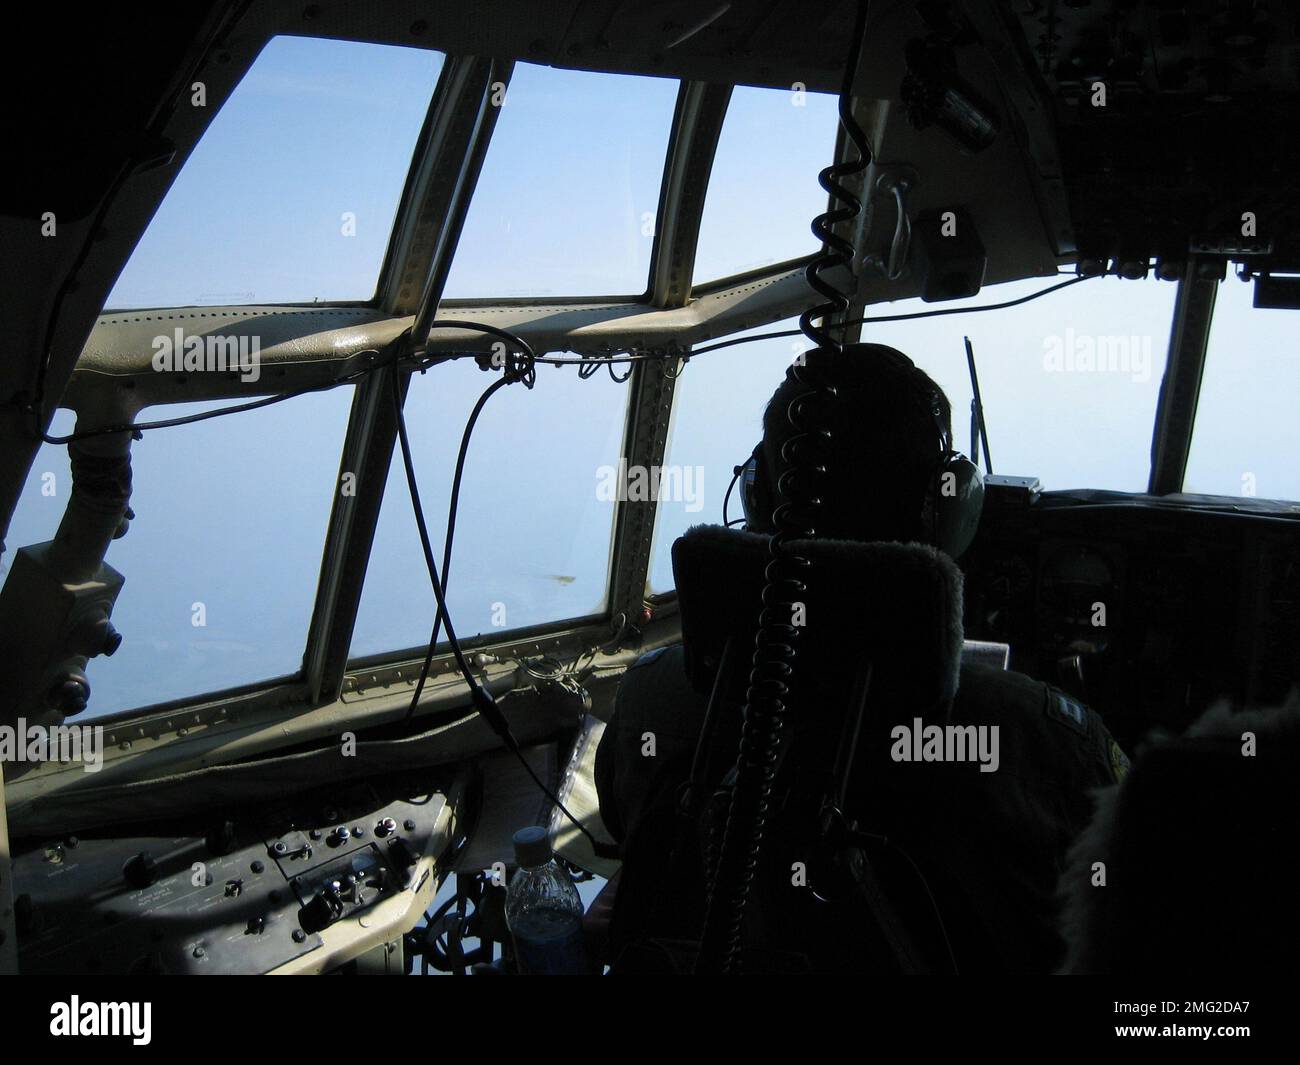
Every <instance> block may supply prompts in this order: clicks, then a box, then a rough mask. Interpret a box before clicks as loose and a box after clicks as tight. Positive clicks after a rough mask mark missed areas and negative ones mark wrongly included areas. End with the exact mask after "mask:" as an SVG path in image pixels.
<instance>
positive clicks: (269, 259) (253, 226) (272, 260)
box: [106, 37, 443, 309]
mask: <svg viewBox="0 0 1300 1065" xmlns="http://www.w3.org/2000/svg"><path fill="white" fill-rule="evenodd" d="M442 60H443V57H442V55H441V54H439V53H437V52H430V51H427V50H424V49H419V48H398V47H393V46H391V45H378V44H361V43H358V42H355V41H327V40H320V39H317V38H311V37H276V38H273V39H272V40H271V41H270V42H269V43H268V44H267V46H266V47H265V48H264V49H263V50H262V53H261V55H259V56H258V57H257V61H256V62H255V63H253V65H252V67H251V68H250V69H249V71H248V73H247V74H246V75H245V76H244V79H243V80H242V81H241V82H240V83H239V84H238V85H237V86H236V87H235V90H234V92H232V93H231V95H230V97H229V98H228V99H227V100H226V102H225V104H224V105H223V106H222V108H221V111H220V112H219V113H218V114H217V115H216V117H215V118H214V119H213V120H212V124H211V125H210V126H209V127H208V129H207V132H206V133H204V135H203V137H202V138H201V139H200V141H199V143H198V145H197V146H196V147H195V148H194V151H193V153H192V154H191V155H190V157H189V159H187V160H186V162H185V165H184V167H183V168H182V169H181V172H180V174H179V175H178V176H177V178H176V181H175V183H174V184H173V185H172V187H171V189H170V190H169V191H168V193H167V195H166V197H165V198H164V199H163V202H162V205H161V206H160V207H159V208H158V213H157V214H155V215H154V217H153V221H152V222H150V223H149V227H148V229H146V230H145V233H144V236H143V237H141V238H140V242H139V244H137V245H136V248H135V251H134V253H133V254H132V255H131V258H130V260H129V261H128V262H127V264H126V267H125V269H124V270H123V271H122V274H121V276H120V277H118V280H117V284H116V285H114V286H113V291H112V292H111V293H109V297H108V302H107V304H106V307H107V308H109V309H115V308H134V307H185V306H195V305H199V306H204V305H216V304H245V303H311V302H314V301H317V300H322V301H323V300H353V301H363V300H368V299H370V298H371V297H372V296H373V295H374V293H375V286H376V283H377V282H378V278H379V270H380V267H381V265H382V263H383V260H384V253H385V251H386V249H387V247H388V237H389V234H390V232H391V230H392V228H393V220H394V217H395V216H396V213H397V204H398V200H399V199H400V198H401V195H402V188H403V186H404V185H405V183H406V176H407V171H408V170H409V168H410V163H411V153H412V150H413V149H414V147H415V142H416V139H417V138H418V137H419V134H420V127H421V125H422V124H423V122H424V116H425V113H426V112H427V111H428V107H429V101H430V99H431V98H432V96H433V90H434V87H435V86H436V84H437V81H438V73H439V71H440V70H441V68H442ZM192 101H193V97H191V100H190V103H191V105H193V103H192Z"/></svg>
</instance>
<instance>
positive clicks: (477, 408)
mask: <svg viewBox="0 0 1300 1065" xmlns="http://www.w3.org/2000/svg"><path fill="white" fill-rule="evenodd" d="M508 384H510V382H509V381H507V380H506V379H505V378H504V377H503V378H502V379H501V380H499V381H494V382H492V384H490V385H488V387H487V388H486V389H485V390H484V391H483V394H482V395H481V396H479V398H478V402H477V403H475V404H474V409H473V410H472V411H470V415H469V420H468V421H467V422H466V423H465V432H464V433H463V434H462V435H461V438H460V451H459V452H458V453H457V455H456V473H455V475H454V476H453V477H452V480H451V499H450V502H449V503H448V506H447V531H446V535H445V536H444V537H443V541H442V580H443V587H444V588H446V586H447V582H448V581H450V580H451V545H452V540H453V539H454V538H455V535H456V512H457V509H458V508H459V506H460V486H461V480H462V478H463V476H464V473H465V458H466V456H467V455H468V454H469V438H470V436H471V435H472V434H473V432H474V426H475V424H476V423H477V422H478V416H479V414H480V413H481V412H482V410H483V408H484V406H485V405H486V404H487V401H488V400H489V399H491V398H492V397H493V395H495V394H496V393H497V392H498V391H500V390H501V389H502V388H504V387H505V386H506V385H508ZM442 622H443V611H442V607H441V606H439V607H438V613H437V614H436V615H435V616H434V619H433V633H432V634H431V635H430V636H429V650H428V652H427V653H426V654H425V656H424V665H423V666H422V667H421V668H420V679H419V680H418V681H416V684H415V691H414V692H413V693H412V695H411V705H410V706H409V707H407V709H406V716H407V717H408V718H409V717H411V716H412V715H413V714H414V713H415V708H416V706H418V705H419V702H420V695H421V693H423V691H424V685H425V684H426V683H427V682H428V679H429V670H430V669H432V668H433V658H434V654H435V652H436V650H437V646H438V636H439V635H440V633H441V631H442Z"/></svg>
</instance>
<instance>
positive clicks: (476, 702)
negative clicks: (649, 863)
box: [393, 329, 612, 857]
mask: <svg viewBox="0 0 1300 1065" xmlns="http://www.w3.org/2000/svg"><path fill="white" fill-rule="evenodd" d="M485 331H488V330H487V329H485ZM492 332H494V333H496V332H499V331H497V330H492ZM506 335H507V336H508V335H509V334H506ZM521 346H522V347H524V348H525V350H526V351H527V353H528V354H529V355H531V349H528V348H527V345H521ZM529 361H530V362H531V360H529ZM528 369H531V366H530V367H529V368H528ZM516 379H517V380H523V381H525V382H527V381H528V379H529V374H528V370H527V369H525V370H524V371H523V372H522V373H521V374H520V376H519V377H518V378H516ZM393 409H394V411H395V413H396V415H397V438H398V442H399V443H400V445H401V451H402V467H403V469H404V471H405V473H406V487H407V490H408V492H409V493H410V496H411V509H412V510H413V511H414V512H415V522H416V527H417V529H418V531H419V534H420V547H421V548H422V550H423V551H424V563H425V566H426V567H427V568H428V571H429V582H430V584H432V585H433V594H434V598H435V599H437V601H438V614H439V615H440V616H441V617H442V619H443V623H444V625H445V626H446V629H447V643H448V645H449V647H450V648H451V653H452V657H453V658H454V659H455V660H456V666H457V668H458V669H459V670H460V672H461V676H463V677H464V678H465V683H466V684H467V685H468V686H469V691H470V701H471V703H472V704H473V706H474V708H475V709H476V710H477V711H478V712H479V713H480V714H482V715H483V720H484V721H486V722H487V723H488V726H489V727H490V728H491V729H492V731H493V732H495V733H496V734H497V736H499V737H500V738H501V741H502V742H503V743H504V744H505V745H506V747H507V748H508V749H509V750H510V751H511V752H513V753H514V755H515V757H516V758H518V759H519V763H520V764H521V765H522V766H523V767H524V771H525V772H526V773H527V774H528V775H529V776H530V777H532V779H533V783H534V784H536V785H537V788H538V790H539V791H540V792H541V793H542V794H543V795H545V796H546V798H547V799H548V800H549V801H550V802H551V803H552V804H553V805H554V806H555V808H556V809H557V810H559V811H560V813H562V814H563V815H564V816H565V817H566V818H568V820H569V821H570V822H571V823H572V824H573V826H574V827H575V828H576V829H577V830H578V831H579V832H581V833H582V834H583V835H584V836H586V837H587V839H588V841H589V842H590V843H591V847H592V851H593V852H594V853H595V854H596V855H598V856H601V857H610V856H612V854H611V848H610V847H608V846H606V845H605V844H603V843H601V842H600V841H599V840H597V839H596V837H595V836H593V835H592V834H591V832H590V831H588V829H587V827H586V826H585V825H584V824H583V823H582V822H581V821H579V820H578V819H577V818H576V817H574V816H573V814H572V813H570V812H569V809H568V807H566V806H565V805H564V803H562V802H561V801H560V799H559V797H558V796H557V795H555V794H554V793H553V792H552V791H551V789H550V788H548V787H547V786H546V784H545V783H544V782H543V781H542V779H541V777H539V776H538V775H537V773H536V772H535V771H534V770H533V767H532V766H531V765H529V764H528V759H527V758H525V757H524V753H523V751H522V750H521V749H520V747H519V741H518V740H516V739H515V736H514V733H513V732H512V731H511V730H510V723H509V722H508V721H507V720H506V717H505V714H503V713H502V712H501V708H500V707H499V706H497V702H496V699H494V698H493V696H492V693H491V692H489V691H488V690H487V689H486V688H484V687H483V685H482V684H481V683H480V682H479V679H478V678H477V677H476V676H474V673H473V671H472V670H471V669H470V667H469V662H468V661H467V660H466V658H465V653H464V651H463V650H462V649H461V646H460V640H459V639H457V637H456V630H455V627H454V626H453V625H452V621H451V614H450V613H449V612H448V610H447V600H446V596H445V594H444V591H443V585H442V579H441V578H440V577H439V575H438V564H437V562H436V561H435V560H434V557H433V546H432V544H431V543H430V542H429V526H428V522H427V521H426V520H425V517H424V506H423V504H422V503H421V502H420V488H419V485H418V483H417V482H416V477H415V463H414V460H413V459H412V457H411V441H410V438H409V436H408V434H407V431H406V414H405V412H404V410H403V404H402V389H401V380H400V379H399V378H398V376H397V375H396V374H394V375H393ZM479 409H481V407H480V408H479Z"/></svg>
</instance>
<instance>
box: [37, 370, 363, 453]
mask: <svg viewBox="0 0 1300 1065" xmlns="http://www.w3.org/2000/svg"><path fill="white" fill-rule="evenodd" d="M360 354H363V355H364V354H367V352H360ZM374 354H378V352H374ZM378 368H379V367H378V366H363V367H362V368H361V369H359V370H353V371H352V372H351V373H349V374H344V375H343V376H342V377H339V378H336V379H335V380H333V381H325V382H323V383H321V384H319V385H312V386H311V387H310V388H300V389H296V390H295V391H293V392H281V393H279V394H277V395H274V396H267V397H265V398H263V399H255V400H253V401H251V402H249V403H239V404H236V405H235V406H233V407H219V408H217V409H216V410H205V411H200V412H199V413H197V414H185V415H181V416H180V417H178V418H164V419H162V420H160V421H156V422H126V423H123V424H119V425H105V426H100V427H98V428H95V429H86V430H83V431H82V432H79V433H70V434H68V435H67V436H50V435H49V434H48V433H41V440H43V441H44V442H45V443H47V444H72V443H76V442H77V441H79V440H87V439H89V438H90V437H93V436H107V435H108V434H110V433H130V434H131V435H132V436H136V437H138V436H139V434H140V433H143V432H145V431H146V430H149V429H172V428H175V427H176V426H178V425H193V424H194V423H195V422H204V421H207V420H208V419H210V418H220V417H223V416H224V415H227V414H242V413H244V412H245V411H250V410H257V409H259V408H260V407H270V406H272V405H273V404H276V403H283V402H284V401H285V400H286V399H297V398H298V397H299V396H309V395H311V394H312V393H313V392H326V391H328V390H329V389H331V388H339V387H341V386H342V385H349V384H352V382H353V381H356V380H359V379H360V378H362V377H364V376H365V375H366V374H368V373H371V372H373V371H374V370H376V369H378Z"/></svg>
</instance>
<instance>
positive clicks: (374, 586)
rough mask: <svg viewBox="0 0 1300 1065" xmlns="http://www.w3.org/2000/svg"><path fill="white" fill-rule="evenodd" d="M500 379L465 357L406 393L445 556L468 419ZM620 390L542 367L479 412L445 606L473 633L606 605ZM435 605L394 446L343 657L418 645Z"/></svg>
mask: <svg viewBox="0 0 1300 1065" xmlns="http://www.w3.org/2000/svg"><path fill="white" fill-rule="evenodd" d="M494 379H495V375H489V374H486V373H483V372H482V371H480V370H479V369H478V367H477V366H476V365H475V363H474V361H473V360H469V359H461V360H456V361H454V362H451V363H445V364H443V365H440V366H438V367H435V368H434V369H432V370H430V371H428V372H427V373H425V374H423V375H417V376H416V377H415V379H414V380H413V381H412V383H411V390H410V394H409V395H408V397H407V400H406V418H407V424H408V432H409V434H410V438H411V450H412V456H413V458H414V461H415V471H416V476H417V478H418V483H419V486H420V502H421V504H422V506H423V508H424V512H425V517H426V519H427V520H428V523H429V537H430V541H431V542H432V543H433V544H434V545H435V557H436V558H437V560H438V565H439V567H440V568H441V565H442V542H443V536H444V535H445V530H446V518H447V501H448V498H449V495H450V492H451V479H452V475H453V474H454V472H455V463H456V454H457V451H458V450H459V448H460V440H461V434H462V433H463V432H464V428H465V421H466V419H467V418H468V416H469V413H470V411H471V409H472V408H473V406H474V403H475V402H476V401H477V399H478V398H479V395H480V394H481V393H482V392H483V390H484V389H485V388H487V386H488V385H490V384H491V383H492V381H493V380H494ZM626 409H627V385H626V384H615V383H614V382H613V381H612V380H611V379H610V377H609V375H608V374H606V373H604V372H601V373H598V374H596V375H595V376H594V377H592V378H591V379H590V380H585V381H584V380H579V378H578V375H577V373H576V370H575V368H574V367H572V366H566V367H562V368H560V369H555V368H552V367H539V368H538V372H537V386H536V388H534V389H533V390H532V391H528V390H527V389H525V388H524V387H523V386H522V385H510V386H508V387H506V388H504V389H502V390H501V391H499V392H498V393H496V394H495V395H494V396H493V397H492V398H491V399H490V400H489V401H488V403H487V405H486V406H485V407H484V408H483V413H482V414H481V415H480V416H479V420H478V424H477V426H476V427H475V430H474V435H473V438H472V440H471V443H470V449H469V456H468V459H467V461H466V463H465V476H464V485H463V487H462V489H461V496H460V507H459V510H458V514H457V519H456V539H455V545H454V550H453V553H452V565H451V577H450V579H449V580H448V581H447V597H448V598H447V602H448V606H449V608H450V610H451V616H452V622H453V623H454V624H455V626H456V635H457V636H458V637H459V638H460V639H462V640H465V639H469V638H470V637H472V636H475V635H477V634H480V633H489V634H490V633H500V632H503V631H505V630H507V629H517V628H521V627H525V626H529V625H536V624H539V623H542V622H548V621H561V620H564V619H566V618H579V617H586V616H589V615H593V614H598V613H600V612H601V611H603V610H604V607H605V593H606V586H607V584H608V575H609V566H610V550H611V544H612V537H613V527H614V525H613V523H614V506H615V501H614V499H613V498H612V496H611V495H610V493H608V492H604V491H602V487H603V486H604V485H605V483H606V481H607V480H608V478H607V477H605V476H604V473H605V472H607V471H608V470H611V469H616V468H617V466H618V462H619V455H620V454H621V453H622V450H623V430H624V425H625V422H626ZM436 612H437V602H436V600H435V599H434V595H433V589H432V587H431V586H430V584H429V578H428V572H427V570H426V568H425V561H424V553H423V551H422V550H421V547H420V539H419V534H418V532H417V530H416V526H415V517H414V515H413V513H412V511H411V500H410V494H409V492H408V490H407V485H406V476H405V473H404V471H403V468H402V459H401V453H400V451H399V450H397V449H395V453H394V456H393V465H392V468H391V469H390V471H389V475H388V482H387V485H386V487H385V489H384V503H383V509H382V510H381V511H380V515H379V525H378V528H377V529H376V533H375V542H374V547H373V548H372V550H371V552H370V562H369V568H368V569H367V571H366V583H365V590H364V591H363V593H362V597H361V606H360V610H359V612H358V617H357V625H356V629H355V632H354V635H353V638H352V654H353V655H354V656H355V657H361V656H365V655H370V654H376V653H379V652H385V651H397V650H404V649H409V648H414V647H419V646H421V645H424V644H427V643H428V639H429V633H430V630H431V629H432V627H433V619H434V615H435V614H436Z"/></svg>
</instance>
